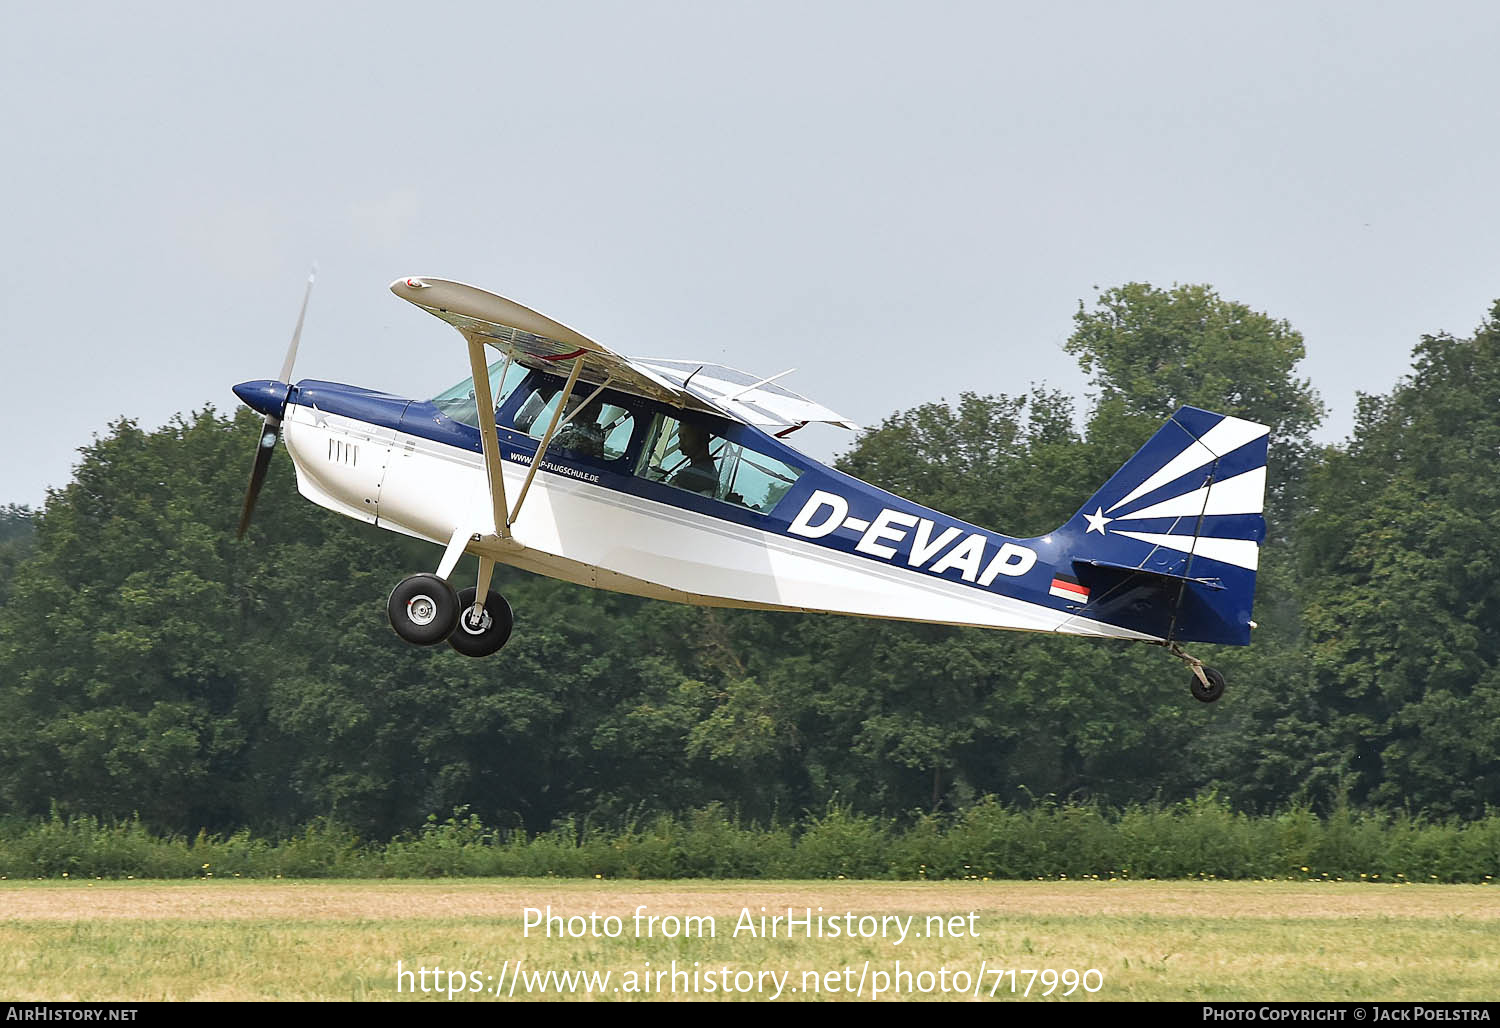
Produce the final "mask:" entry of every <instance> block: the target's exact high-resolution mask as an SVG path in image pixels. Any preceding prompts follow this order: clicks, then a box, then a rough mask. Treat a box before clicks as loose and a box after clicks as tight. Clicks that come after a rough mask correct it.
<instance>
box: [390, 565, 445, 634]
mask: <svg viewBox="0 0 1500 1028" xmlns="http://www.w3.org/2000/svg"><path fill="white" fill-rule="evenodd" d="M385 612H386V614H387V616H389V617H390V619H391V627H392V628H394V629H395V630H396V634H397V635H399V636H400V637H401V638H403V639H405V640H406V641H407V642H409V643H413V644H415V645H417V646H434V645H436V644H438V643H440V642H442V641H443V640H444V639H446V638H448V633H449V632H452V631H453V626H454V625H456V624H457V623H458V597H457V596H456V595H455V594H454V592H453V586H451V585H449V584H448V583H447V582H446V581H444V580H443V579H441V578H439V577H438V576H437V575H412V576H411V577H409V578H403V579H402V580H401V581H400V582H398V583H397V584H396V588H394V589H392V590H391V598H390V599H389V600H387V601H386V604H385Z"/></svg>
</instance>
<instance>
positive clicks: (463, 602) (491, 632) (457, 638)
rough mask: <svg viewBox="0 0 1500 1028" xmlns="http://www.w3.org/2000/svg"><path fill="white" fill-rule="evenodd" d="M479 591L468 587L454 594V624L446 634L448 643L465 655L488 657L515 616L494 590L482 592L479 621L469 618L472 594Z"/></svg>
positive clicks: (504, 637)
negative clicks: (455, 619)
mask: <svg viewBox="0 0 1500 1028" xmlns="http://www.w3.org/2000/svg"><path fill="white" fill-rule="evenodd" d="M478 591H479V590H477V589H475V588H473V587H472V586H470V587H469V588H468V589H464V590H462V591H460V592H459V594H458V624H457V625H455V626H454V628H453V632H452V634H451V635H449V636H448V645H449V646H452V647H453V648H454V649H455V650H457V651H458V652H459V653H462V654H463V655H464V656H466V657H488V656H489V655H490V654H491V653H494V652H495V651H496V650H498V649H500V647H502V646H504V645H505V642H506V640H507V639H509V638H510V629H511V626H512V625H513V624H514V623H515V618H514V616H513V615H512V614H511V610H510V604H509V603H506V602H505V597H504V596H501V595H500V594H499V593H497V592H491V593H486V594H485V600H484V613H483V614H481V615H480V617H479V623H478V624H475V623H474V622H473V621H471V620H470V615H471V614H472V613H473V611H474V596H475V595H476V594H477V593H478Z"/></svg>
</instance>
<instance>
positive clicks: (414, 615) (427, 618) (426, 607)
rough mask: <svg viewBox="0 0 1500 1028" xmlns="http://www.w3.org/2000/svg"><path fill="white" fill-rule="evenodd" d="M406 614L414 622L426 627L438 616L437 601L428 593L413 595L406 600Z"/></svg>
mask: <svg viewBox="0 0 1500 1028" xmlns="http://www.w3.org/2000/svg"><path fill="white" fill-rule="evenodd" d="M406 616H407V617H408V618H410V619H411V623H412V624H414V625H421V626H422V627H424V628H425V627H426V626H428V625H430V624H432V621H433V619H434V618H435V617H437V603H436V602H435V601H434V600H433V598H432V597H431V596H428V595H426V594H422V595H420V596H413V597H412V598H411V599H410V600H408V601H407V602H406Z"/></svg>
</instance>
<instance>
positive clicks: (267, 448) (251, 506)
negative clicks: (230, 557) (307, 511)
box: [234, 267, 318, 539]
mask: <svg viewBox="0 0 1500 1028" xmlns="http://www.w3.org/2000/svg"><path fill="white" fill-rule="evenodd" d="M317 275H318V269H317V268H316V267H314V268H313V270H312V273H311V274H309V275H308V276H307V290H306V292H304V293H303V294H302V310H301V311H300V312H298V314H297V327H296V328H295V329H293V330H292V342H291V345H290V346H288V347H287V349H286V360H284V361H282V363H281V375H280V377H279V378H277V379H276V381H274V382H267V381H260V382H242V383H240V384H239V385H237V386H235V387H234V394H235V395H236V396H238V397H239V398H240V399H241V400H243V401H245V403H247V404H249V405H250V406H251V407H253V408H254V409H255V410H258V411H260V412H261V413H262V414H264V415H265V416H266V420H265V422H264V424H263V426H262V427H261V432H260V442H259V443H258V444H257V445H256V448H255V464H254V466H253V467H252V468H251V469H250V486H249V488H248V489H246V490H245V505H244V507H243V508H241V510H240V526H239V528H238V530H237V531H236V532H235V538H237V539H243V538H244V537H245V529H246V528H248V527H249V526H250V515H251V513H252V512H253V511H254V510H255V501H256V499H257V498H258V497H259V496H260V487H261V486H262V485H263V484H265V481H266V469H267V468H269V467H270V466H271V451H273V450H275V449H276V441H277V440H278V439H280V438H281V415H282V413H283V412H284V411H285V410H286V398H287V395H288V394H289V393H290V392H291V389H292V385H291V382H292V365H293V363H295V362H296V360H297V344H298V343H299V342H301V340H302V322H303V320H304V319H306V317H307V301H308V300H309V299H310V298H311V297H312V287H313V280H314V279H315V278H317Z"/></svg>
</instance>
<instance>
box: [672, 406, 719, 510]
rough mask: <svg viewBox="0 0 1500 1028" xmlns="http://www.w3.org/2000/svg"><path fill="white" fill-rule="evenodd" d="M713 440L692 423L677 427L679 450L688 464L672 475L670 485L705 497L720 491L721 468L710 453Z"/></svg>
mask: <svg viewBox="0 0 1500 1028" xmlns="http://www.w3.org/2000/svg"><path fill="white" fill-rule="evenodd" d="M711 439H712V437H711V436H710V435H709V433H708V432H707V431H706V430H705V429H702V428H700V427H698V426H697V425H694V424H692V423H691V422H687V421H684V422H683V423H682V424H680V425H679V426H678V427H677V449H678V451H679V452H680V453H681V454H682V455H683V456H684V457H686V458H687V461H688V462H687V464H686V465H684V466H683V467H681V468H679V469H678V470H677V471H675V472H674V473H673V474H672V477H671V479H669V480H668V482H667V484H668V485H673V486H676V487H677V488H678V489H686V490H688V491H689V492H694V493H702V494H703V495H704V496H713V495H715V494H716V493H717V492H718V491H719V468H718V465H716V464H715V463H714V459H713V456H712V455H711V454H710V453H709V452H708V447H709V443H710V441H711Z"/></svg>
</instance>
